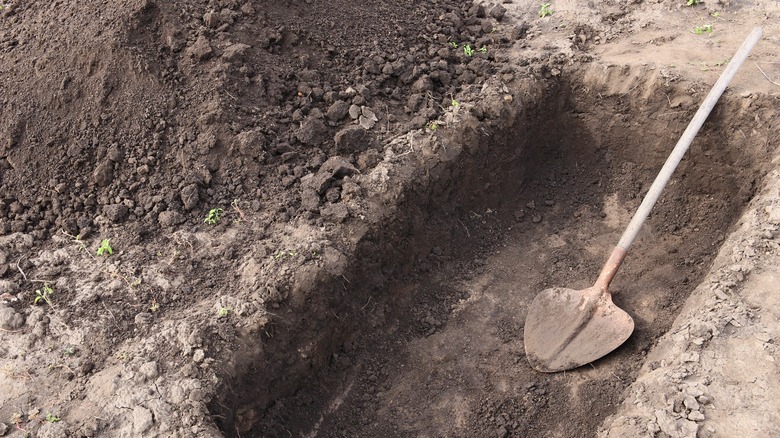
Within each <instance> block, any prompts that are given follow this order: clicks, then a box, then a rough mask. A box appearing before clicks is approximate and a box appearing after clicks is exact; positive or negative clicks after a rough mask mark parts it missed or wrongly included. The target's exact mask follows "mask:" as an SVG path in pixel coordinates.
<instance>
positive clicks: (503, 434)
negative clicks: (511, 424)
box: [496, 426, 509, 438]
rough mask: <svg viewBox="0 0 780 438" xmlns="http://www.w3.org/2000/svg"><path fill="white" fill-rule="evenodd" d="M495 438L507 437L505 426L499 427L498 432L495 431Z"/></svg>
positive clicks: (507, 432)
mask: <svg viewBox="0 0 780 438" xmlns="http://www.w3.org/2000/svg"><path fill="white" fill-rule="evenodd" d="M496 436H497V437H498V438H506V437H507V436H509V431H508V430H506V427H505V426H501V427H499V428H498V430H496Z"/></svg>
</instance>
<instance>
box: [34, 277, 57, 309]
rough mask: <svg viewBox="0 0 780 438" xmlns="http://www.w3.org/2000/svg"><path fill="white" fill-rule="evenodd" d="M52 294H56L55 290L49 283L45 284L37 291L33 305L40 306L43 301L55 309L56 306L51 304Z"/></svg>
mask: <svg viewBox="0 0 780 438" xmlns="http://www.w3.org/2000/svg"><path fill="white" fill-rule="evenodd" d="M52 294H54V289H52V288H51V287H50V286H49V284H48V283H43V288H41V289H37V290H36V291H35V301H33V304H38V303H40V302H41V301H43V302H45V303H46V304H48V305H49V307H51V308H52V309H53V308H54V306H53V305H52V303H51V296H52Z"/></svg>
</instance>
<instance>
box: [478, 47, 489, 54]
mask: <svg viewBox="0 0 780 438" xmlns="http://www.w3.org/2000/svg"><path fill="white" fill-rule="evenodd" d="M477 52H479V53H487V47H480V48H479V49H477Z"/></svg>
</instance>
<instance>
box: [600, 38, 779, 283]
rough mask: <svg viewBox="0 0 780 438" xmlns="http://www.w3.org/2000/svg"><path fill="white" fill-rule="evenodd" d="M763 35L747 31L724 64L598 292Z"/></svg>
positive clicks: (631, 225) (610, 262)
mask: <svg viewBox="0 0 780 438" xmlns="http://www.w3.org/2000/svg"><path fill="white" fill-rule="evenodd" d="M763 32H764V31H763V29H761V27H756V28H755V29H753V31H752V32H750V35H748V36H747V38H746V39H745V42H743V43H742V46H741V47H740V48H739V50H737V53H736V54H734V57H733V58H731V62H729V65H727V66H726V69H725V70H723V73H721V75H720V78H718V81H717V82H715V85H713V86H712V89H711V90H710V92H709V94H707V97H706V98H704V102H702V104H701V106H699V110H698V111H696V114H695V115H694V116H693V119H692V120H691V122H690V123H689V124H688V128H686V129H685V132H683V134H682V136H681V137H680V141H678V142H677V145H676V146H675V147H674V149H673V150H672V153H671V154H670V155H669V158H667V159H666V163H664V166H663V167H662V168H661V171H660V172H659V173H658V176H657V177H656V178H655V181H653V184H652V185H651V186H650V189H649V190H648V191H647V194H646V195H645V198H644V199H643V200H642V204H641V205H640V206H639V208H638V209H637V211H636V213H634V217H633V218H632V219H631V222H630V223H629V224H628V227H627V228H626V231H625V232H624V233H623V236H622V237H621V238H620V241H619V242H618V245H617V247H615V249H614V250H612V254H611V255H610V256H609V260H607V263H606V264H605V265H604V268H603V269H602V270H601V274H600V275H599V278H598V280H597V281H596V287H598V289H599V290H600V291H603V292H606V291H607V287H608V286H609V283H610V282H611V281H612V278H613V277H614V276H615V274H616V273H617V270H618V268H619V267H620V265H621V263H623V259H625V258H626V253H627V252H628V249H629V248H630V247H631V244H632V243H634V239H635V238H636V236H637V234H639V229H640V228H642V224H644V223H645V220H646V219H647V216H648V215H649V214H650V210H652V209H653V206H654V205H655V203H656V201H658V197H659V196H661V192H662V191H663V189H664V187H666V184H667V183H668V182H669V179H670V178H671V177H672V173H673V172H674V170H675V169H676V168H677V165H678V164H680V160H682V158H683V155H685V152H686V151H688V148H689V147H690V146H691V143H692V142H693V139H694V137H696V134H697V133H698V132H699V129H700V128H701V126H702V125H703V124H704V121H705V120H707V117H708V116H709V115H710V112H711V111H712V109H713V108H714V107H715V104H716V103H718V99H720V96H721V95H722V94H723V91H724V90H725V89H726V86H727V85H728V84H729V82H731V79H732V78H734V75H736V74H737V69H739V67H740V66H741V65H742V63H743V62H745V59H746V58H747V57H748V55H749V54H750V51H751V50H752V49H753V46H755V45H756V43H757V42H758V40H759V38H761V34H762V33H763Z"/></svg>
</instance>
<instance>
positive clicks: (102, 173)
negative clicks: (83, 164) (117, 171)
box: [93, 161, 114, 187]
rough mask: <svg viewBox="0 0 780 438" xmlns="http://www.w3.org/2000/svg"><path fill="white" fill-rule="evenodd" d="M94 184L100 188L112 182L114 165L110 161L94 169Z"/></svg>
mask: <svg viewBox="0 0 780 438" xmlns="http://www.w3.org/2000/svg"><path fill="white" fill-rule="evenodd" d="M93 177H94V179H95V184H97V185H98V186H100V187H105V186H107V185H109V184H111V182H112V181H113V180H114V163H112V162H111V161H104V162H102V163H100V164H98V166H97V167H96V168H95V172H94V173H93Z"/></svg>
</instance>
